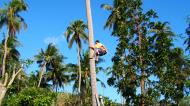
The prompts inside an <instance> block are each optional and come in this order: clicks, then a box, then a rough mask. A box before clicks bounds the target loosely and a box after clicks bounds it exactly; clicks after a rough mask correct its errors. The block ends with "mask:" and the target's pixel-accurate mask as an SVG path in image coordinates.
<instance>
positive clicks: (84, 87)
mask: <svg viewBox="0 0 190 106" xmlns="http://www.w3.org/2000/svg"><path fill="white" fill-rule="evenodd" d="M89 61H90V59H89V52H88V51H86V52H84V53H83V55H82V57H81V63H82V64H81V68H82V70H81V82H80V83H81V89H80V90H81V91H80V92H81V95H80V96H81V98H82V103H83V105H84V104H85V103H86V98H88V97H89V96H90V95H91V94H92V92H91V90H90V89H91V86H90V65H89ZM101 62H103V59H101V58H100V60H99V61H98V62H97V64H96V65H98V64H99V63H101ZM67 68H68V69H69V70H71V72H72V75H71V81H74V85H73V92H74V91H76V89H77V88H78V85H77V84H78V83H79V80H78V79H77V73H76V71H75V70H76V69H77V65H75V64H68V65H67ZM101 70H103V68H102V67H96V72H97V73H98V72H100V71H101ZM96 80H97V81H98V82H100V83H101V85H102V86H103V87H105V84H104V83H103V82H102V81H101V80H100V79H99V78H96Z"/></svg>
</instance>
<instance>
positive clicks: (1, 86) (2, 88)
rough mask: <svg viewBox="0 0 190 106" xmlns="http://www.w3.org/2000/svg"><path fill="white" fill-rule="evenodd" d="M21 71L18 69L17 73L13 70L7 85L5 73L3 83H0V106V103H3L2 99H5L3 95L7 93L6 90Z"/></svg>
mask: <svg viewBox="0 0 190 106" xmlns="http://www.w3.org/2000/svg"><path fill="white" fill-rule="evenodd" d="M21 71H22V68H20V69H19V70H18V71H17V72H16V70H15V69H13V74H12V76H11V79H10V81H9V83H8V84H7V82H8V74H7V73H5V80H4V83H0V106H1V105H2V101H3V98H4V97H5V94H6V92H7V90H8V89H9V87H10V86H11V85H12V83H13V82H14V80H15V78H16V76H17V75H18V74H19V73H20V72H21Z"/></svg>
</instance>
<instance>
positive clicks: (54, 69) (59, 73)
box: [45, 56, 69, 92]
mask: <svg viewBox="0 0 190 106" xmlns="http://www.w3.org/2000/svg"><path fill="white" fill-rule="evenodd" d="M62 60H63V58H62V57H60V56H57V58H56V59H54V60H53V62H52V66H51V67H50V68H49V69H48V70H47V73H46V76H45V77H46V80H47V82H49V81H51V82H52V85H53V89H55V90H56V92H57V90H58V88H60V87H64V84H66V83H68V82H69V75H67V73H66V68H65V67H64V66H63V65H62V64H61V63H62Z"/></svg>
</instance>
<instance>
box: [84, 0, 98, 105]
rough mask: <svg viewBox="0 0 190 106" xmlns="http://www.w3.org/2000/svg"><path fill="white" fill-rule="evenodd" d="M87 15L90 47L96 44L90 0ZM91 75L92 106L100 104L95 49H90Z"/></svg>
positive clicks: (87, 1) (87, 4)
mask: <svg viewBox="0 0 190 106" xmlns="http://www.w3.org/2000/svg"><path fill="white" fill-rule="evenodd" d="M86 15H87V20H88V34H89V36H88V37H89V39H88V40H89V47H93V46H94V35H93V25H92V15H91V7H90V0H86ZM89 54H90V56H89V57H90V76H91V86H92V88H91V89H92V106H97V105H99V100H98V91H97V84H96V71H95V69H96V68H95V60H94V58H93V55H94V51H93V50H92V49H90V52H89Z"/></svg>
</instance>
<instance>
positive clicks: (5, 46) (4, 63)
mask: <svg viewBox="0 0 190 106" xmlns="http://www.w3.org/2000/svg"><path fill="white" fill-rule="evenodd" d="M8 38H9V30H8V31H7V34H6V37H5V42H4V55H3V66H2V67H3V70H2V77H4V75H5V67H6V66H5V65H6V58H7V41H8Z"/></svg>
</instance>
